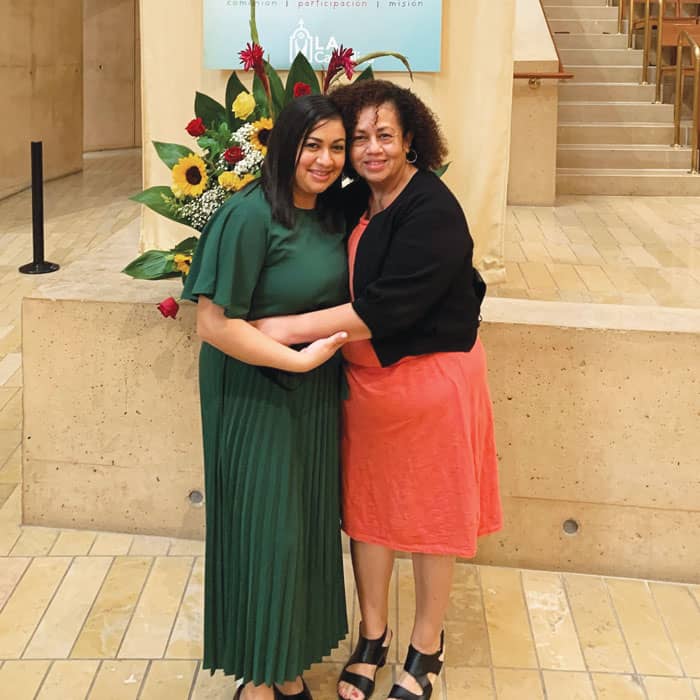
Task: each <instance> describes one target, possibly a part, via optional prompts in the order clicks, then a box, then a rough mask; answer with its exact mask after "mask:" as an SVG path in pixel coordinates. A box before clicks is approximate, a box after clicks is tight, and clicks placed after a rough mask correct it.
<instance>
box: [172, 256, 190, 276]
mask: <svg viewBox="0 0 700 700" xmlns="http://www.w3.org/2000/svg"><path fill="white" fill-rule="evenodd" d="M173 263H174V265H175V267H176V268H177V271H178V272H181V273H182V274H183V275H184V276H185V277H186V276H187V274H188V273H189V271H190V265H191V264H192V256H191V255H184V254H183V253H178V254H177V255H176V256H175V257H174V258H173Z"/></svg>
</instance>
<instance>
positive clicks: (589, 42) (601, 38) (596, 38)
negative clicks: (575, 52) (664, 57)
mask: <svg viewBox="0 0 700 700" xmlns="http://www.w3.org/2000/svg"><path fill="white" fill-rule="evenodd" d="M616 32H617V30H616ZM554 40H555V43H556V45H557V47H558V48H559V50H560V51H561V50H567V49H624V50H625V51H627V35H626V34H617V33H615V34H555V36H554ZM640 62H641V61H640Z"/></svg>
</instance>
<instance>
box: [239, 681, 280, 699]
mask: <svg viewBox="0 0 700 700" xmlns="http://www.w3.org/2000/svg"><path fill="white" fill-rule="evenodd" d="M273 698H274V694H273V692H272V687H271V686H269V685H253V684H252V683H246V685H245V687H244V688H243V692H242V693H241V700H273Z"/></svg>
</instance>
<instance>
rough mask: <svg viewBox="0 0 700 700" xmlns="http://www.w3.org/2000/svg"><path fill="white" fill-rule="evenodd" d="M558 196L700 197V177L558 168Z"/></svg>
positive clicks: (682, 173) (683, 172)
mask: <svg viewBox="0 0 700 700" xmlns="http://www.w3.org/2000/svg"><path fill="white" fill-rule="evenodd" d="M557 194H600V195H610V196H617V195H642V196H660V197H673V196H676V195H677V196H682V197H698V196H700V175H690V174H689V173H688V171H687V170H653V169H649V170H631V169H616V170H592V169H588V168H558V169H557Z"/></svg>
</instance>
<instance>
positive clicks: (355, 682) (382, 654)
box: [338, 627, 389, 700]
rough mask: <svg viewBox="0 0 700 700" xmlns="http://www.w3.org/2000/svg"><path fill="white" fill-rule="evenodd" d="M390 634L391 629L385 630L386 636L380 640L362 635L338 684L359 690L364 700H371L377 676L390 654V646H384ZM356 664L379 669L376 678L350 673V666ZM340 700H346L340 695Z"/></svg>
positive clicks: (375, 674) (375, 673)
mask: <svg viewBox="0 0 700 700" xmlns="http://www.w3.org/2000/svg"><path fill="white" fill-rule="evenodd" d="M387 634H389V628H388V627H386V628H385V629H384V634H383V635H382V636H381V637H379V638H378V639H367V638H366V637H363V636H362V633H360V636H359V639H358V641H357V646H356V647H355V651H353V652H352V656H351V657H350V659H349V660H348V662H347V663H346V664H345V666H344V667H343V671H342V673H341V674H340V678H338V683H347V684H348V685H352V686H354V687H355V688H357V689H358V690H359V691H360V692H361V693H363V694H364V696H365V697H364V700H369V698H370V696H371V695H372V693H373V692H374V683H375V679H376V676H377V671H378V670H379V669H380V668H382V667H383V666H384V665H385V664H386V657H387V654H388V653H389V645H388V644H387V645H386V646H384V642H385V640H386V636H387ZM354 664H370V665H372V666H376V667H377V671H375V672H374V676H375V677H374V678H367V676H361V675H360V674H358V673H353V672H352V671H348V666H353V665H354ZM338 700H345V699H344V698H343V696H342V695H341V694H340V693H338Z"/></svg>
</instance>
